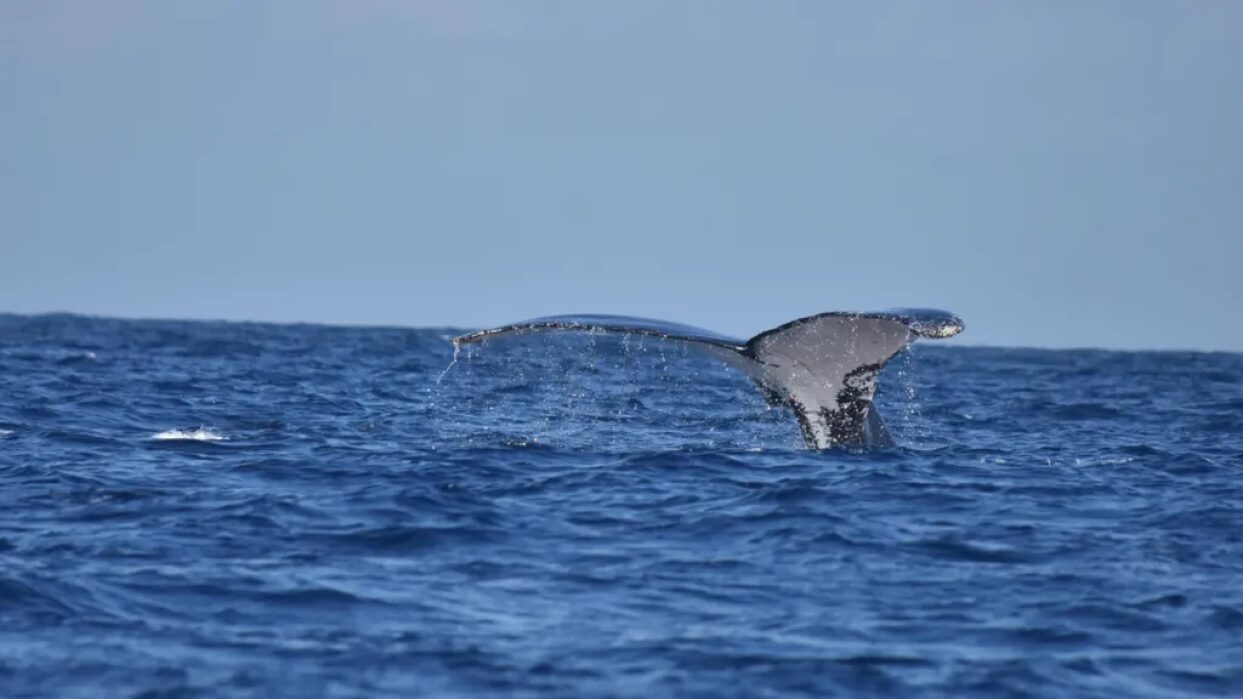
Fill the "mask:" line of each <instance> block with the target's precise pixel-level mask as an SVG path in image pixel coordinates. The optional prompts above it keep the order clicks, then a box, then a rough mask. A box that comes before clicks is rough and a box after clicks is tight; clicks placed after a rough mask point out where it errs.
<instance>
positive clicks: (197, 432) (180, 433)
mask: <svg viewBox="0 0 1243 699" xmlns="http://www.w3.org/2000/svg"><path fill="white" fill-rule="evenodd" d="M151 439H157V440H165V439H184V440H190V441H195V442H219V441H223V440H225V439H228V438H227V437H225V436H224V435H221V434H217V433H215V432H212V431H211V430H209V429H207V428H205V427H197V428H195V429H192V430H165V431H163V432H158V433H156V434H153V435H151Z"/></svg>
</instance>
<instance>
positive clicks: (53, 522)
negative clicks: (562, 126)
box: [0, 315, 1243, 699]
mask: <svg viewBox="0 0 1243 699" xmlns="http://www.w3.org/2000/svg"><path fill="white" fill-rule="evenodd" d="M969 320H970V319H968V321H969ZM458 332H460V329H452V328H437V329H414V328H349V327H326V326H315V325H269V324H254V323H225V322H178V321H134V320H114V319H102V318H86V317H79V316H72V315H47V316H14V315H0V696H4V697H14V698H15V697H91V698H94V697H100V696H107V697H144V698H148V699H154V698H156V697H272V696H282V697H283V696H290V697H410V696H434V697H458V696H497V697H543V696H555V697H595V696H601V697H662V696H669V697H714V698H715V697H766V696H770V697H801V696H806V697H825V696H878V697H899V696H900V697H923V696H927V697H972V696H979V697H1026V696H1033V697H1110V698H1112V697H1120V696H1126V697H1198V696H1231V695H1233V696H1241V695H1243V478H1241V476H1243V471H1241V469H1243V355H1238V354H1229V353H1197V352H1113V351H1098V350H1057V351H1054V350H1035V349H1003V348H976V347H969V346H959V345H951V346H942V345H938V344H936V343H931V342H920V343H916V345H915V346H913V348H912V349H911V350H910V351H908V352H907V353H905V354H903V355H901V356H900V357H898V358H897V359H895V360H894V361H893V362H891V363H890V365H889V366H888V367H887V368H886V369H885V371H884V373H883V375H882V377H881V380H880V394H879V396H878V404H879V406H880V408H881V411H882V413H883V414H884V415H885V416H886V420H887V422H888V424H889V427H890V429H891V430H892V431H893V433H894V435H895V437H896V439H897V441H898V443H899V445H900V446H899V447H897V448H892V449H873V450H862V449H853V450H850V449H843V450H834V451H828V452H821V453H817V452H812V451H808V450H806V449H805V448H804V446H803V443H802V439H801V437H800V433H799V428H798V426H797V423H796V421H795V420H794V419H793V417H792V415H791V414H790V413H789V412H788V411H786V410H784V409H778V408H772V407H769V406H768V405H767V403H766V402H765V401H764V399H763V397H762V396H760V395H759V393H758V392H757V391H756V390H755V388H754V387H753V386H752V385H751V383H750V381H749V380H748V379H747V378H745V377H744V376H742V375H741V374H739V373H737V372H735V371H734V370H732V369H728V368H725V367H724V366H722V365H719V364H718V363H717V362H715V361H713V360H712V359H709V358H706V357H702V356H700V355H698V354H696V353H694V352H690V351H687V348H686V347H684V346H682V345H678V344H675V343H668V342H662V341H656V340H653V339H651V338H637V337H605V336H593V335H574V334H571V335H561V336H551V335H550V336H540V337H523V338H515V339H513V340H511V341H505V342H501V341H498V342H495V343H490V344H488V345H485V346H482V347H474V348H470V351H467V350H466V349H465V348H464V349H463V351H462V352H461V354H460V355H459V356H456V357H455V356H454V349H453V346H452V344H451V343H450V342H449V338H450V337H452V336H453V335H455V334H457V333H458Z"/></svg>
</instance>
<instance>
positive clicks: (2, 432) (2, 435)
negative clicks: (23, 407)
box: [0, 429, 13, 437]
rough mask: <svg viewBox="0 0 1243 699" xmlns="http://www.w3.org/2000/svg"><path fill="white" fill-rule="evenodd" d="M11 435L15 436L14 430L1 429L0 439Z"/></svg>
mask: <svg viewBox="0 0 1243 699" xmlns="http://www.w3.org/2000/svg"><path fill="white" fill-rule="evenodd" d="M11 434H13V430H3V429H0V437H7V436H9V435H11Z"/></svg>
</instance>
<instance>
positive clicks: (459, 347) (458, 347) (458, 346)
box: [436, 340, 462, 384]
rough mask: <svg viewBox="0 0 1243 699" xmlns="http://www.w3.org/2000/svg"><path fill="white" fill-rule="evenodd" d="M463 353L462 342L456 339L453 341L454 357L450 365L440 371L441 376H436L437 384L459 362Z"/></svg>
mask: <svg viewBox="0 0 1243 699" xmlns="http://www.w3.org/2000/svg"><path fill="white" fill-rule="evenodd" d="M461 353H462V345H461V343H459V342H458V341H457V340H454V341H453V359H452V360H451V361H450V362H449V366H447V367H445V370H444V371H442V372H440V376H437V377H436V383H437V384H439V383H440V382H441V381H443V380H444V378H445V376H447V375H448V374H449V370H450V369H452V368H453V365H454V364H457V358H458V355H459V354H461Z"/></svg>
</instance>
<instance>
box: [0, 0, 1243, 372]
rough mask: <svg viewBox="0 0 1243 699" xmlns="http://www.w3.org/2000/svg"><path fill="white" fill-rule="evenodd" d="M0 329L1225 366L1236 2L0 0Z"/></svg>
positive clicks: (1241, 107)
mask: <svg viewBox="0 0 1243 699" xmlns="http://www.w3.org/2000/svg"><path fill="white" fill-rule="evenodd" d="M0 100H2V104H3V106H2V108H0V311H11V312H21V313H32V312H43V311H60V310H63V311H74V312H81V313H93V314H106V315H121V316H141V317H178V318H227V319H238V320H242V319H258V320H279V321H312V322H330V323H359V324H373V323H381V324H395V325H454V326H479V325H486V324H493V323H500V322H505V321H511V320H516V319H520V318H524V317H529V316H534V315H544V314H549V313H561V312H586V311H595V312H614V313H629V314H635V315H647V316H654V317H657V318H666V319H670V320H677V321H682V322H687V323H691V324H696V325H702V326H705V327H708V328H712V329H715V330H719V331H722V332H726V333H732V334H738V335H746V334H750V333H753V332H756V331H759V330H761V329H763V328H765V327H768V326H772V325H776V324H778V323H780V322H782V321H785V320H788V319H791V318H794V317H797V316H800V315H806V314H809V313H814V312H818V311H823V310H846V309H860V310H864V309H873V308H885V307H890V306H935V307H942V308H946V309H949V310H952V311H955V312H958V313H959V314H960V315H962V317H963V318H964V319H965V320H966V322H967V326H968V330H967V333H965V334H964V335H963V337H962V342H964V343H969V344H1005V345H1031V346H1049V347H1064V346H1101V347H1122V348H1135V347H1156V348H1198V349H1227V350H1235V351H1240V350H1243V328H1240V324H1239V322H1238V321H1237V318H1238V316H1239V313H1238V311H1237V309H1236V306H1237V304H1238V302H1239V300H1240V299H1243V281H1240V278H1241V277H1240V274H1239V273H1238V271H1237V267H1238V266H1239V264H1240V263H1243V134H1241V129H1243V126H1240V125H1243V4H1241V3H1237V2H1197V3H1180V2H1161V3H1149V2H1125V3H1124V2H1074V3H1069V2H1066V3H1063V2H1049V3H1036V2H1029V3H995V2H954V3H925V2H918V3H905V2H892V3H865V2H860V3H851V4H839V3H828V2H762V3H761V2H726V1H724V0H720V1H712V2H682V3H668V2H635V1H627V2H611V3H605V2H572V1H571V2H544V1H534V0H532V1H531V2H488V1H476V2H469V3H465V2H454V3H450V2H411V1H405V0H401V1H399V0H392V1H381V0H351V1H350V2H344V1H342V2H336V3H329V2H319V1H317V0H298V1H296V2H292V1H291V2H263V3H254V2H249V1H244V2H243V1H239V2H226V1H223V0H221V1H213V2H173V1H169V0H159V1H153V2H121V1H117V2H108V3H96V2H86V1H83V2H77V3H68V2H60V1H51V2H48V1H44V2H23V1H20V0H0Z"/></svg>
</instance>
